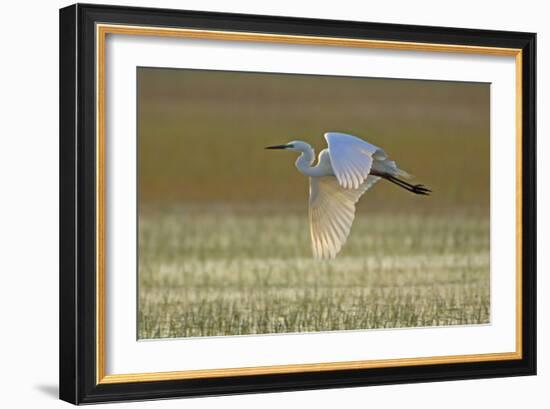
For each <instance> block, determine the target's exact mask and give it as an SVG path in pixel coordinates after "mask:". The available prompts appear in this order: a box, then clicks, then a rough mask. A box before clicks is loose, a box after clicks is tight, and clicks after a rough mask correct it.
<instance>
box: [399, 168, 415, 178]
mask: <svg viewBox="0 0 550 409" xmlns="http://www.w3.org/2000/svg"><path fill="white" fill-rule="evenodd" d="M395 170H396V174H395V176H397V177H401V178H403V179H412V178H414V176H413V175H411V174H410V173H409V172H405V171H404V170H403V169H399V168H396V169H395Z"/></svg>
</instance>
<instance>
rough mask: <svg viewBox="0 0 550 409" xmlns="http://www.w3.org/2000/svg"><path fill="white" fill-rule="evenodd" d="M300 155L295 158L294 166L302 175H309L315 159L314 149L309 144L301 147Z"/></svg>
mask: <svg viewBox="0 0 550 409" xmlns="http://www.w3.org/2000/svg"><path fill="white" fill-rule="evenodd" d="M300 152H301V154H300V156H298V159H296V167H297V168H298V170H299V171H300V172H301V173H303V174H304V175H308V176H311V170H312V169H313V167H312V165H313V162H314V161H315V151H314V150H313V148H312V147H311V146H309V145H306V146H305V147H304V148H303V149H300Z"/></svg>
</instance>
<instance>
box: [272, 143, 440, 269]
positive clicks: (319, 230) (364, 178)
mask: <svg viewBox="0 0 550 409" xmlns="http://www.w3.org/2000/svg"><path fill="white" fill-rule="evenodd" d="M325 139H326V140H327V143H328V149H323V150H322V151H321V152H320V153H319V159H318V161H317V164H316V165H315V166H313V162H314V161H315V151H314V150H313V148H312V147H311V146H310V145H309V144H308V143H306V142H303V141H291V142H289V143H287V144H285V145H276V146H268V147H266V149H285V150H289V151H294V152H300V153H301V155H300V156H299V157H298V159H297V160H296V167H297V168H298V170H299V171H300V173H302V174H304V175H306V176H309V225H310V234H311V244H312V249H313V255H314V257H315V258H319V259H323V258H334V257H335V256H336V254H338V252H339V251H340V249H341V248H342V246H343V245H344V243H345V242H346V239H347V237H348V235H349V232H350V230H351V225H352V223H353V219H354V217H355V204H356V203H357V201H358V200H359V198H360V197H361V196H362V195H363V193H365V192H366V191H367V190H368V189H369V188H370V187H372V186H373V185H374V184H375V183H376V182H378V181H379V180H380V179H381V178H382V179H385V180H387V181H389V182H392V183H394V184H396V185H397V186H399V187H401V188H403V189H406V190H408V191H409V192H412V193H415V194H418V195H428V194H429V193H430V192H431V190H430V189H428V188H426V187H425V186H423V185H412V184H410V183H408V182H405V181H404V180H403V179H400V178H410V177H411V176H410V175H409V174H408V173H407V172H405V171H403V170H401V169H399V168H398V167H397V165H396V164H395V162H394V161H391V160H389V159H388V156H387V155H386V153H385V152H384V150H382V149H381V148H379V147H377V146H374V145H372V144H370V143H368V142H365V141H364V140H362V139H360V138H357V137H356V136H353V135H348V134H345V133H339V132H327V133H325Z"/></svg>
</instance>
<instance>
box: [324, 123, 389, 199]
mask: <svg viewBox="0 0 550 409" xmlns="http://www.w3.org/2000/svg"><path fill="white" fill-rule="evenodd" d="M325 139H326V140H327V143H328V151H329V153H330V162H331V164H332V170H333V171H334V175H335V176H336V179H338V183H339V184H340V186H342V187H344V188H346V189H358V188H359V186H360V185H361V184H362V183H363V181H364V180H365V179H366V178H367V176H368V175H369V172H370V169H371V166H372V161H373V158H374V159H380V160H384V159H386V153H385V152H384V151H383V150H382V149H380V148H379V147H377V146H374V145H372V144H370V143H368V142H365V141H364V140H362V139H359V138H357V137H355V136H353V135H348V134H344V133H339V132H327V133H325Z"/></svg>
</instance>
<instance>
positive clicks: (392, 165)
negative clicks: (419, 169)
mask: <svg viewBox="0 0 550 409" xmlns="http://www.w3.org/2000/svg"><path fill="white" fill-rule="evenodd" d="M385 163H386V164H387V165H388V166H389V167H390V168H391V172H390V173H392V174H393V176H395V177H399V178H403V179H412V178H414V176H413V175H411V174H410V173H409V172H405V171H404V170H403V169H399V168H398V167H397V164H396V163H395V162H394V161H392V160H387V161H386V162H385Z"/></svg>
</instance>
